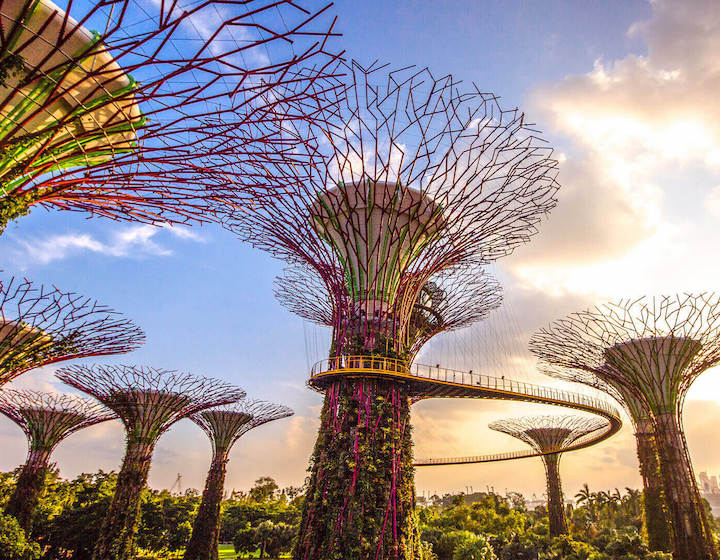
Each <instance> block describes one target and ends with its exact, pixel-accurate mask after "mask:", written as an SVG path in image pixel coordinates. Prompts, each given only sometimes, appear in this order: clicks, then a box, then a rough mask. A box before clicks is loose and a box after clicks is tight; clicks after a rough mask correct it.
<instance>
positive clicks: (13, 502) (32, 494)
mask: <svg viewBox="0 0 720 560" xmlns="http://www.w3.org/2000/svg"><path fill="white" fill-rule="evenodd" d="M0 412H2V413H3V414H4V415H5V416H7V417H8V418H10V419H11V420H12V421H13V422H15V423H16V424H17V425H18V426H20V428H21V429H22V431H23V432H25V436H26V437H27V440H28V457H27V460H26V461H25V464H24V465H23V467H22V470H21V471H20V475H19V477H18V480H17V483H16V485H15V490H14V491H13V493H12V495H11V496H10V501H9V502H8V503H7V505H6V506H5V512H6V513H9V514H10V515H13V516H15V517H16V518H17V520H18V522H19V523H20V526H21V527H22V528H23V529H24V530H25V531H26V532H27V531H29V530H30V526H31V523H32V515H33V512H34V511H35V508H36V507H37V503H38V500H39V498H40V493H41V492H42V489H43V485H44V484H45V476H46V474H47V471H48V465H49V463H50V455H51V453H52V452H53V449H55V447H56V446H57V444H58V443H60V442H61V441H62V440H63V439H65V438H66V437H67V436H69V435H70V434H73V433H75V432H77V431H78V430H81V429H83V428H86V427H88V426H92V425H94V424H98V423H99V422H104V421H106V420H111V419H113V418H115V415H114V414H113V413H112V412H111V411H110V410H108V409H106V408H105V407H103V406H101V405H100V404H98V403H96V402H95V401H91V400H90V399H82V398H79V397H76V396H73V395H61V394H53V393H41V392H38V391H27V390H22V391H16V390H12V389H4V390H2V391H0Z"/></svg>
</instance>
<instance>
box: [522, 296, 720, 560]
mask: <svg viewBox="0 0 720 560" xmlns="http://www.w3.org/2000/svg"><path fill="white" fill-rule="evenodd" d="M530 350H531V351H532V352H533V353H534V354H535V355H536V356H537V357H538V358H540V360H541V362H542V364H546V365H544V366H543V367H545V368H546V370H547V371H548V372H549V373H551V374H552V375H555V376H562V377H565V378H567V379H571V380H574V381H581V382H585V383H588V384H591V385H593V386H596V387H600V388H603V387H609V388H610V390H611V391H612V393H611V394H613V395H614V396H616V397H617V398H619V399H620V400H621V402H623V404H625V405H629V406H628V409H629V411H630V413H631V414H642V412H643V410H642V409H645V410H646V411H649V413H650V419H651V421H652V428H653V430H654V439H655V442H656V444H657V448H658V449H657V451H658V454H659V462H660V471H661V473H662V478H663V483H664V490H665V498H666V500H667V507H668V511H669V517H670V521H671V524H672V529H673V531H672V533H673V552H674V553H675V554H676V555H678V557H682V558H690V559H694V558H716V557H717V552H716V551H715V546H714V544H713V542H712V536H711V535H710V533H709V528H708V523H707V517H706V513H705V511H704V507H703V506H702V501H701V498H700V495H699V492H698V489H697V483H696V481H695V476H694V474H693V470H692V464H691V461H690V457H689V453H688V450H687V444H686V442H685V436H684V432H683V430H682V421H681V414H682V407H683V402H684V398H685V395H686V393H687V390H688V388H689V387H690V385H691V384H692V382H693V381H694V380H695V379H696V378H697V376H698V375H700V373H702V372H703V371H705V370H706V369H707V368H709V367H712V366H713V365H715V364H717V363H718V362H719V361H720V297H718V295H717V294H714V293H711V292H707V293H702V294H682V295H674V296H660V297H656V298H639V299H635V300H621V301H618V302H616V303H609V304H605V305H602V306H599V307H596V308H594V309H591V310H588V311H583V312H580V313H575V314H573V315H570V316H569V317H567V318H565V319H561V320H558V321H556V322H554V323H553V324H551V325H550V326H548V327H546V328H544V329H541V330H540V331H538V332H537V333H536V334H534V335H533V337H532V339H531V341H530ZM548 368H549V369H548ZM639 403H642V406H641V407H638V404H639ZM638 408H639V409H640V410H639V411H638V410H632V409H638Z"/></svg>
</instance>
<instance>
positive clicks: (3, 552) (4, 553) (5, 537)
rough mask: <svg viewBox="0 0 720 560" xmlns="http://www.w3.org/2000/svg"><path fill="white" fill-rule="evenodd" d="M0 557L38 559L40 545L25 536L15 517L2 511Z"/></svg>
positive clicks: (5, 559)
mask: <svg viewBox="0 0 720 560" xmlns="http://www.w3.org/2000/svg"><path fill="white" fill-rule="evenodd" d="M0 558H2V559H3V560H36V559H37V558H40V546H39V545H38V544H37V543H34V542H31V541H29V540H28V539H27V537H26V536H25V533H24V532H23V530H22V529H21V528H20V525H19V524H18V522H17V521H16V520H15V518H14V517H12V516H10V515H4V514H2V513H0Z"/></svg>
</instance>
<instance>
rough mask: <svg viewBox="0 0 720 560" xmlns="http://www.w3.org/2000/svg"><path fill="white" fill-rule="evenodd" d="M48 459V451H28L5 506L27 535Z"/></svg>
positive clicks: (40, 491)
mask: <svg viewBox="0 0 720 560" xmlns="http://www.w3.org/2000/svg"><path fill="white" fill-rule="evenodd" d="M49 461H50V451H47V450H42V449H41V450H32V451H30V453H29V454H28V458H27V461H25V464H24V465H23V468H22V471H20V476H19V477H18V480H17V484H16V485H15V490H14V491H13V493H12V496H10V501H9V502H8V504H7V506H6V507H5V513H7V514H9V515H12V516H14V517H15V518H16V519H17V521H18V524H19V525H20V527H22V528H23V530H24V531H25V533H26V534H28V535H29V533H30V529H31V527H32V516H33V512H34V511H35V508H36V507H37V504H38V501H39V500H40V494H41V493H42V490H43V486H44V485H45V476H46V475H47V472H48V463H49Z"/></svg>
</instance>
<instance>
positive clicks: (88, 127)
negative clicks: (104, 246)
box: [0, 0, 338, 228]
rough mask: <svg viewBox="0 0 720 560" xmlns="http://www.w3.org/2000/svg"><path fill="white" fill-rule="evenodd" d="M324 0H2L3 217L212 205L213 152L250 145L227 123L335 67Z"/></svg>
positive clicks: (221, 186) (204, 215)
mask: <svg viewBox="0 0 720 560" xmlns="http://www.w3.org/2000/svg"><path fill="white" fill-rule="evenodd" d="M328 7H329V6H325V7H324V8H320V9H315V10H308V9H305V8H304V7H302V6H301V5H300V3H298V2H294V1H290V0H280V1H279V2H273V1H266V0H251V1H249V2H248V1H246V0H224V1H223V2H219V3H218V2H214V1H211V0H204V1H200V2H195V3H192V5H187V6H186V5H181V4H180V3H175V2H171V3H147V2H143V1H142V0H107V1H104V2H93V3H88V4H87V5H85V6H84V11H82V9H78V8H77V4H73V3H70V4H68V6H67V8H68V10H67V11H65V10H63V9H62V8H60V7H58V6H56V5H55V4H53V3H52V2H51V1H50V0H5V1H3V2H2V4H1V5H0V24H2V25H1V26H0V47H2V48H1V49H0V52H1V53H2V54H0V228H4V227H5V225H6V224H7V222H8V221H10V220H14V219H16V218H18V217H20V216H22V215H24V214H26V213H27V212H28V211H29V210H30V208H31V207H32V206H33V205H36V204H40V205H42V206H45V207H54V208H57V209H65V210H77V211H87V212H91V213H92V214H93V215H99V216H105V217H110V218H114V219H118V220H132V221H140V222H144V223H152V224H162V223H177V222H182V223H186V222H203V221H208V220H210V219H212V216H211V212H210V201H211V200H218V199H220V198H222V197H223V196H228V192H227V190H225V187H226V186H227V184H228V179H227V174H228V173H230V172H229V171H227V170H223V169H222V168H221V167H220V164H219V162H218V161H217V160H216V157H217V156H218V154H220V153H223V154H225V155H226V156H227V157H232V158H234V159H236V160H238V159H241V158H240V156H239V155H238V153H236V152H234V151H233V150H227V149H226V148H225V140H224V139H223V134H224V131H223V127H230V128H232V127H234V126H237V125H239V124H241V122H243V121H244V120H257V121H263V120H268V119H275V118H276V116H275V115H274V114H273V111H272V106H273V104H275V103H278V102H279V101H280V100H282V99H283V96H284V95H285V87H286V84H287V83H288V82H289V83H292V84H293V88H296V89H294V90H293V91H292V95H294V96H295V97H296V98H297V99H298V100H299V99H301V98H303V97H305V94H304V93H303V88H304V87H305V86H307V85H308V84H309V83H311V82H312V81H313V80H314V79H316V78H317V77H319V76H322V77H326V76H329V75H333V74H334V72H335V70H334V68H335V66H336V63H335V60H336V58H337V56H338V53H334V52H332V50H331V49H329V48H327V47H328V45H327V40H328V38H329V37H331V36H332V35H334V32H333V31H332V28H333V21H328V16H329V14H328V13H327V10H328ZM70 11H72V12H73V13H72V14H71V13H70ZM330 19H331V18H330ZM199 22H202V25H199ZM93 29H97V30H98V31H93ZM304 67H307V68H311V70H309V71H307V72H306V73H304V74H302V75H300V74H299V69H300V68H304ZM303 84H304V85H303ZM262 94H266V97H263V95H262ZM271 97H272V99H271ZM286 118H289V117H288V116H286ZM254 140H259V139H254ZM270 144H271V142H270V141H269V140H268V139H262V141H260V142H259V143H258V144H257V146H263V145H264V146H266V147H265V148H260V149H271V148H270ZM241 153H244V152H241ZM234 173H235V174H236V182H240V181H239V179H238V177H239V176H241V175H242V170H241V169H239V168H238V169H235V170H234Z"/></svg>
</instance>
